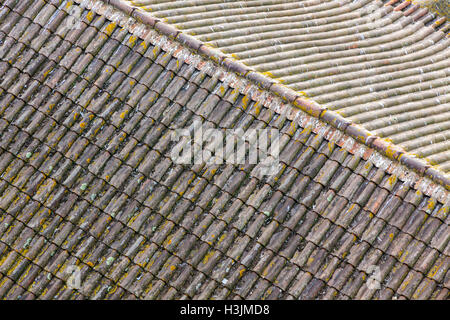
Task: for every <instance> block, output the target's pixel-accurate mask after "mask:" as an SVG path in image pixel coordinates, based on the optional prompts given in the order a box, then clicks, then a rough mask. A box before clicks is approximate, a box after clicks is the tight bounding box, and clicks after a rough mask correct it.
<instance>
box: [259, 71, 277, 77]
mask: <svg viewBox="0 0 450 320" xmlns="http://www.w3.org/2000/svg"><path fill="white" fill-rule="evenodd" d="M261 73H262V74H263V75H265V76H267V77H269V78H275V76H274V75H273V74H272V73H270V72H269V71H266V72H261Z"/></svg>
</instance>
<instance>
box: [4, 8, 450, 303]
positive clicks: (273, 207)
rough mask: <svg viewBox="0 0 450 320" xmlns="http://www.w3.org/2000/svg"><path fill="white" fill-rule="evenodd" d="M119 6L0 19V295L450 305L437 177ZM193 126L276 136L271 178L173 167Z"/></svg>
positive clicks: (443, 192)
mask: <svg viewBox="0 0 450 320" xmlns="http://www.w3.org/2000/svg"><path fill="white" fill-rule="evenodd" d="M109 2H110V3H111V4H105V3H103V2H101V1H87V2H83V3H85V4H86V3H87V8H84V9H83V10H82V15H81V21H82V22H81V23H79V24H76V25H77V27H76V28H67V26H68V25H73V22H74V21H73V15H72V16H71V15H69V14H68V13H69V12H72V13H73V12H77V10H74V9H73V6H75V7H79V5H78V3H79V2H75V3H74V4H73V3H72V2H71V1H61V2H60V1H58V0H54V1H50V0H47V1H44V0H21V1H18V0H7V1H5V2H4V3H3V5H2V7H1V8H0V70H1V72H0V74H2V75H3V76H2V77H1V79H0V101H1V104H0V105H1V106H2V108H1V110H0V116H1V120H0V132H1V133H0V134H1V139H0V172H1V173H0V194H1V196H0V210H1V211H0V212H1V214H0V297H1V298H4V299H36V298H41V299H42V298H44V299H83V298H91V299H118V298H120V299H192V298H194V299H212V298H214V299H448V296H449V289H450V282H449V279H450V277H449V275H450V272H449V265H450V258H449V249H450V243H449V239H450V232H449V221H450V220H449V219H450V218H449V216H448V211H449V206H450V196H449V190H448V187H447V184H448V183H446V180H445V179H446V178H445V176H443V175H442V174H441V173H440V171H438V170H436V169H433V168H431V167H430V166H425V165H423V164H422V162H420V161H419V160H416V159H414V158H411V157H409V156H408V155H406V154H403V153H401V152H400V151H398V150H396V149H389V148H391V147H390V146H386V145H383V144H382V143H381V142H380V139H379V138H376V139H369V140H370V141H371V143H372V145H367V144H365V143H364V142H367V141H366V140H367V139H365V138H364V139H363V138H361V139H359V140H361V141H358V139H357V136H358V135H356V136H355V137H353V136H352V135H351V134H350V133H352V132H354V133H355V132H356V133H360V134H361V135H363V134H364V133H365V132H364V131H363V130H362V129H361V130H360V129H359V127H357V126H355V125H353V124H349V123H346V126H345V127H341V126H340V124H342V123H345V120H342V119H341V118H339V117H335V115H334V114H333V113H332V112H330V113H329V112H325V113H323V112H320V113H319V116H320V117H319V116H317V110H320V109H315V108H316V107H317V104H315V103H314V101H310V100H308V99H305V100H303V98H301V97H300V98H301V99H300V98H299V97H297V96H294V97H292V99H290V100H291V102H289V101H286V98H288V97H287V95H286V93H290V92H291V91H289V90H287V89H285V88H284V87H282V86H277V85H275V84H274V83H271V82H266V80H267V79H266V78H264V77H260V74H259V73H257V72H253V73H252V72H250V73H249V72H248V71H244V69H239V68H240V65H239V64H235V63H234V62H231V61H230V60H227V59H226V58H224V57H221V56H220V55H216V52H215V51H213V50H210V49H209V48H208V47H207V46H203V45H202V44H201V43H198V42H196V41H195V39H192V38H190V37H188V36H186V35H184V34H183V33H179V32H176V31H175V32H174V29H172V28H171V27H170V25H166V24H163V23H160V22H157V23H156V21H155V20H154V18H153V16H151V15H147V14H146V13H143V12H142V11H139V10H133V9H130V7H128V6H126V5H125V3H124V2H121V1H112V0H111V1H109ZM71 10H72V11H71ZM127 13H128V14H131V15H132V16H133V17H135V18H136V19H138V20H136V19H134V18H131V19H130V17H129V15H128V14H127ZM152 23H153V24H152ZM171 37H172V38H173V37H176V40H174V39H171ZM194 46H197V50H194V49H193V47H194ZM215 57H216V58H217V57H218V59H219V62H220V64H217V63H216V62H217V61H216V62H215V61H214V60H217V59H216V58H215ZM243 74H244V75H243ZM252 79H253V80H252ZM258 81H259V82H258ZM269 81H270V80H269ZM267 84H270V86H269V88H267ZM264 87H266V88H264ZM269 89H270V90H269ZM280 93H282V94H281V96H282V97H280V96H279V94H280ZM300 107H301V108H300ZM317 108H318V107H317ZM304 110H308V111H309V113H308V112H306V111H304ZM322 111H323V110H322ZM333 117H334V118H333ZM196 121H197V122H201V123H202V124H204V125H205V126H206V127H208V128H214V129H216V130H219V131H224V130H227V129H238V128H241V129H243V130H244V129H245V130H246V129H248V128H259V129H269V128H272V129H274V130H277V131H279V132H280V136H281V137H280V157H279V160H280V165H279V166H278V167H277V170H276V172H275V173H274V174H273V175H260V174H259V173H258V172H259V171H258V166H260V164H250V163H248V164H230V163H223V164H217V165H206V164H205V163H198V164H178V163H177V162H175V161H174V159H173V157H172V156H171V155H172V151H173V149H174V148H175V146H176V144H175V142H174V141H172V138H171V134H170V133H171V131H172V129H176V128H186V127H189V125H191V124H193V123H195V122H196ZM339 121H341V122H339ZM328 122H329V123H328ZM358 130H359V131H358ZM349 132H350V133H349ZM398 153H400V154H398ZM389 154H390V155H391V157H389ZM400 155H401V157H400ZM374 276H376V277H375V279H377V283H378V284H379V287H378V286H375V287H372V286H369V285H368V280H370V279H372V278H373V277H374ZM77 280H79V281H77ZM77 282H79V283H77Z"/></svg>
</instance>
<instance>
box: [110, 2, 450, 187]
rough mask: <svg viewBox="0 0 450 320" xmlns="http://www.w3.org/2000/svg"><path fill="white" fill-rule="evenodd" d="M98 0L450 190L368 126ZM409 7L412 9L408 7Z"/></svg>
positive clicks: (145, 17) (148, 18)
mask: <svg viewBox="0 0 450 320" xmlns="http://www.w3.org/2000/svg"><path fill="white" fill-rule="evenodd" d="M101 1H102V2H105V3H106V4H109V5H111V6H113V7H115V8H116V9H119V10H121V11H123V12H124V13H126V14H128V15H129V16H130V17H133V18H135V19H136V20H138V21H140V22H142V23H144V24H146V25H149V26H151V27H153V28H154V29H155V30H157V31H159V32H160V33H161V34H163V35H165V36H167V37H169V38H171V39H173V40H175V41H178V42H180V43H181V44H183V45H185V46H187V47H188V48H190V49H192V50H194V51H196V52H197V53H199V54H200V55H203V56H205V57H207V58H209V59H210V60H213V61H214V62H215V63H217V64H218V65H220V66H223V67H224V68H225V69H226V70H227V71H231V72H234V73H236V74H237V75H239V76H241V77H243V78H245V79H247V80H249V81H250V82H253V83H255V84H256V85H257V86H258V87H260V88H261V89H264V90H267V91H269V92H272V93H274V94H275V95H277V96H279V97H280V98H281V99H283V100H285V101H286V102H288V103H290V104H292V105H294V106H295V107H297V108H299V109H301V110H302V111H304V112H306V113H307V114H309V115H311V116H313V117H315V118H317V119H319V120H322V121H323V122H325V123H327V124H329V125H331V126H332V127H334V128H336V129H338V130H339V131H342V132H343V133H344V134H346V135H348V136H349V137H352V138H353V139H355V140H356V141H358V142H360V143H362V144H364V145H366V146H367V147H369V148H373V149H374V150H376V151H378V152H380V153H381V154H383V155H384V156H386V157H387V158H389V159H390V160H394V161H398V162H399V163H401V164H403V165H405V166H406V167H407V168H409V169H412V170H414V171H415V172H417V173H419V174H421V175H423V176H425V177H428V178H430V179H431V180H432V181H433V182H436V183H438V184H439V185H442V186H443V187H444V188H445V189H446V190H448V191H450V177H449V175H447V174H446V173H445V172H443V171H441V170H439V169H436V168H434V167H433V166H432V165H431V164H430V163H428V162H427V161H426V160H425V159H423V158H418V157H416V156H415V155H413V154H412V153H408V152H407V151H405V150H404V149H403V148H402V147H400V146H399V145H396V144H394V143H392V142H389V141H387V140H385V139H383V138H382V137H379V136H377V135H375V134H373V133H372V132H370V131H369V130H367V129H365V128H363V127H362V126H361V125H358V124H356V123H353V122H352V121H351V120H349V119H347V118H344V117H343V116H341V115H340V114H338V113H337V112H335V111H333V110H329V109H326V108H325V107H323V106H321V105H320V104H319V103H317V102H316V101H314V100H312V99H309V98H307V97H305V96H303V95H302V94H300V93H299V92H297V91H295V90H293V89H290V88H288V87H286V86H284V85H283V84H281V83H280V82H278V81H276V80H275V79H272V78H268V77H267V76H265V75H264V74H262V73H261V72H259V71H256V70H254V69H253V68H251V67H249V66H246V65H244V64H243V63H242V62H239V61H238V60H235V59H233V58H231V57H230V56H229V55H227V54H226V53H224V52H222V51H220V50H218V49H215V48H213V47H212V46H210V45H208V44H206V43H204V42H203V41H200V40H198V39H196V38H194V37H193V36H191V35H189V34H187V33H185V32H183V31H181V30H179V29H177V28H175V27H174V26H172V25H170V24H168V23H165V22H163V21H161V20H160V19H158V18H156V17H154V16H153V15H151V13H149V12H146V11H143V10H142V9H140V8H139V7H134V6H132V5H130V4H129V3H128V2H125V0H101ZM399 1H401V2H402V3H401V4H400V6H402V5H404V3H408V2H409V3H408V4H410V3H411V1H405V0H391V1H389V2H388V3H386V4H385V6H388V5H390V6H393V5H394V4H396V3H397V2H399ZM405 7H406V6H405ZM397 8H398V6H397ZM413 8H415V9H414V10H411V9H413ZM413 8H410V9H408V10H406V11H404V12H403V14H404V15H405V16H408V15H411V14H412V13H413V12H415V11H416V10H417V9H418V8H420V6H419V5H415V6H414V7H413ZM423 9H424V10H427V12H428V11H429V10H428V9H427V8H423ZM427 12H425V11H423V10H420V12H418V13H417V14H416V15H414V16H413V17H412V18H413V20H414V21H418V20H420V19H421V18H422V17H423V16H425V14H426V13H427ZM419 14H420V16H419ZM415 19H416V20H415ZM443 19H444V20H443V21H441V22H440V23H439V24H434V25H433V26H432V28H434V29H436V28H437V27H439V26H440V25H441V24H442V23H444V22H445V17H443ZM440 20H442V19H440ZM440 32H442V31H440Z"/></svg>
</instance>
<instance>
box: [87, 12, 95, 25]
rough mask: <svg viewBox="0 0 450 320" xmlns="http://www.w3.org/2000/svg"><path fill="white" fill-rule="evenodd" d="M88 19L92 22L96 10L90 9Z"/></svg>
mask: <svg viewBox="0 0 450 320" xmlns="http://www.w3.org/2000/svg"><path fill="white" fill-rule="evenodd" d="M86 19H87V20H88V21H89V22H91V21H92V19H94V12H93V11H89V12H88V13H87V15H86Z"/></svg>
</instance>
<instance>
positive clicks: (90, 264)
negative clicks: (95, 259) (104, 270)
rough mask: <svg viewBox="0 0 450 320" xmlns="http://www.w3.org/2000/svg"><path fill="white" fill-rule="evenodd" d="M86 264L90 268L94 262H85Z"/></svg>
mask: <svg viewBox="0 0 450 320" xmlns="http://www.w3.org/2000/svg"><path fill="white" fill-rule="evenodd" d="M86 264H87V265H88V266H89V267H91V268H93V267H94V264H93V263H92V262H91V261H88V262H86Z"/></svg>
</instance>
